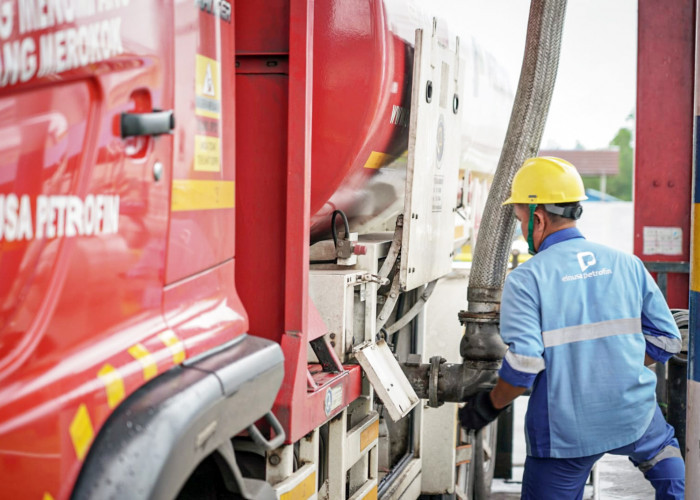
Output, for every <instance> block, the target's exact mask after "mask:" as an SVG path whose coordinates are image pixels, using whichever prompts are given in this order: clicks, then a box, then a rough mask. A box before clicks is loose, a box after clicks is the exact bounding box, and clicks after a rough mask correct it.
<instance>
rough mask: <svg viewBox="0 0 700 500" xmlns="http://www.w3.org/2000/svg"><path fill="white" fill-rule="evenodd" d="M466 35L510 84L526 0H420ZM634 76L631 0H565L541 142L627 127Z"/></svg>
mask: <svg viewBox="0 0 700 500" xmlns="http://www.w3.org/2000/svg"><path fill="white" fill-rule="evenodd" d="M418 3H420V4H421V7H422V8H424V9H426V10H431V11H434V12H435V14H437V15H438V16H440V17H442V18H445V19H447V20H449V22H450V29H451V31H452V30H453V31H455V32H456V34H459V35H460V36H467V35H468V34H469V35H473V36H474V37H475V38H476V39H477V41H478V42H479V43H480V44H481V45H482V46H483V47H484V48H485V49H486V50H488V51H489V52H491V53H492V54H493V55H494V56H495V58H496V59H497V60H498V61H500V62H501V64H502V65H503V67H504V68H505V70H506V71H507V72H508V74H509V75H510V77H511V82H512V87H513V91H514V92H515V89H516V88H517V82H518V77H519V74H520V66H521V64H522V56H523V51H524V48H525V35H526V32H527V18H528V14H529V8H530V2H529V1H527V0H419V2H418ZM636 77H637V0H569V2H568V6H567V11H566V21H565V24H564V35H563V40H562V47H561V56H560V60H559V71H558V76H557V82H556V86H555V89H554V95H553V97H552V104H551V107H550V111H549V117H548V119H547V125H546V128H545V131H544V136H543V138H542V147H543V148H547V149H572V148H574V147H575V146H576V144H577V142H579V143H581V144H582V145H583V146H584V147H585V148H586V149H601V148H606V147H607V146H608V144H609V143H610V141H611V140H612V139H613V138H614V137H615V135H616V133H617V131H618V130H619V129H620V128H621V127H633V126H634V121H633V120H628V116H629V115H630V114H631V113H633V112H634V108H635V102H636Z"/></svg>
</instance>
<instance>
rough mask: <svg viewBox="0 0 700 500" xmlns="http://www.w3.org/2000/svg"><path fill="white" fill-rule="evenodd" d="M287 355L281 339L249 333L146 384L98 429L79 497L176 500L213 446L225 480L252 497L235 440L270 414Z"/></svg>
mask: <svg viewBox="0 0 700 500" xmlns="http://www.w3.org/2000/svg"><path fill="white" fill-rule="evenodd" d="M283 362H284V357H283V355H282V350H281V349H280V347H279V345H278V344H276V343H275V342H272V341H269V340H266V339H262V338H258V337H253V336H251V335H247V334H244V335H241V336H240V337H237V338H236V339H234V340H233V341H231V342H229V343H227V344H224V345H222V346H221V347H219V348H217V349H215V350H213V351H210V352H208V353H205V354H204V355H202V356H199V357H197V358H194V359H192V360H188V361H187V362H185V363H183V364H182V365H180V366H177V367H175V368H173V369H171V370H169V371H167V372H165V373H163V374H162V375H161V376H159V377H157V378H155V379H153V380H152V381H150V382H149V383H147V384H145V385H144V386H143V387H141V388H139V389H138V390H137V391H136V392H134V393H133V394H132V395H131V396H129V397H128V398H127V399H126V400H125V401H124V402H123V403H122V404H121V405H120V406H119V407H117V409H116V410H115V411H114V413H112V415H110V417H109V418H108V419H107V421H106V422H105V425H104V426H103V427H102V428H101V430H100V431H99V433H98V435H97V437H96V439H95V442H94V443H93V445H92V447H91V449H90V451H89V452H88V455H87V457H86V460H85V465H84V466H83V468H82V470H81V471H80V474H79V476H78V480H77V482H76V485H75V488H74V490H73V495H72V498H74V499H89V498H104V499H107V498H114V499H117V498H130V499H172V498H174V497H175V496H177V494H178V492H179V491H180V489H181V488H182V486H183V485H184V484H185V482H186V481H187V479H188V478H189V476H190V475H191V474H192V472H193V471H194V470H195V469H196V467H197V465H198V464H199V463H200V462H202V461H203V460H204V459H205V458H206V457H208V456H209V455H210V454H212V453H214V452H216V454H215V456H214V458H215V459H217V460H216V461H217V465H218V466H219V468H223V469H224V470H223V472H224V473H223V476H224V477H225V483H226V484H227V485H228V486H229V487H231V486H233V484H232V481H231V479H234V480H235V482H236V483H237V485H238V490H239V491H240V492H241V493H242V494H244V496H248V495H246V493H245V490H246V489H250V488H246V485H245V482H244V481H243V480H242V478H241V474H240V472H239V471H238V470H237V469H238V467H237V465H236V464H235V457H234V456H233V449H232V447H231V443H230V439H231V438H232V437H233V436H236V435H237V434H239V433H240V432H241V431H242V430H244V429H246V428H247V427H249V426H251V425H254V423H255V422H256V421H257V420H258V419H260V418H262V417H264V416H267V418H268V420H269V419H270V418H271V415H272V414H271V413H269V412H270V408H271V407H272V404H273V402H274V400H275V396H276V395H277V391H278V390H279V387H280V384H281V383H282V378H283V376H284V364H283ZM272 419H274V417H272ZM279 439H280V436H279V435H278V436H277V438H276V439H275V441H279ZM281 439H284V434H283V432H282V437H281ZM227 468H228V469H230V470H228V471H226V470H225V469H227ZM249 486H253V485H249ZM251 493H252V492H251ZM253 496H257V495H253Z"/></svg>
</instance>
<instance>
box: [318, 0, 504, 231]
mask: <svg viewBox="0 0 700 500" xmlns="http://www.w3.org/2000/svg"><path fill="white" fill-rule="evenodd" d="M314 16H315V20H314V49H313V122H312V156H311V203H310V206H311V214H312V215H311V239H312V240H313V241H317V240H319V239H322V238H326V237H328V236H329V232H330V220H331V215H332V213H333V211H334V210H335V209H342V210H343V211H344V212H345V213H346V214H347V215H348V218H349V219H350V225H351V230H353V231H355V230H359V231H376V230H392V229H393V227H392V226H391V224H389V225H386V224H387V223H390V222H391V221H392V220H393V218H394V217H395V216H396V214H398V213H400V212H401V211H402V210H403V198H404V191H405V179H406V160H407V156H406V150H407V147H408V129H409V127H408V125H409V118H410V100H411V79H412V76H413V40H414V36H415V30H416V29H417V28H424V29H425V28H429V27H430V26H432V17H433V15H432V13H431V12H430V10H429V7H423V6H421V5H419V4H418V3H417V2H415V1H413V0H409V1H398V0H332V1H326V2H317V3H316V7H315V11H314ZM447 25H448V22H447V21H446V20H438V33H440V38H441V39H443V40H444V41H445V43H448V44H449V45H450V46H452V44H454V39H455V38H456V36H457V33H455V32H454V31H449V29H450V28H449V27H448V26H447ZM452 28H454V26H453V27H452ZM459 35H460V57H461V59H462V61H463V63H462V71H463V79H462V82H463V87H462V89H461V91H460V105H461V107H462V109H463V110H464V111H463V112H462V132H461V135H462V140H461V148H462V154H461V155H460V165H459V168H460V170H461V171H462V173H461V174H460V175H461V176H463V177H464V179H465V182H464V186H463V190H464V191H463V192H461V193H460V197H461V199H463V200H464V201H465V206H466V216H467V217H468V218H469V220H470V225H471V226H472V227H471V232H472V234H475V232H476V229H477V227H478V221H479V218H480V212H481V210H482V209H483V202H484V201H485V197H477V198H479V199H478V200H476V198H475V197H474V193H473V191H474V190H475V189H477V190H479V191H481V190H483V189H484V188H485V189H486V190H488V186H489V185H490V179H491V177H492V174H493V172H494V171H495V168H496V165H497V163H498V158H499V155H500V149H501V146H502V144H503V139H504V137H505V132H506V126H507V123H508V116H509V113H510V108H511V105H512V102H513V92H512V91H511V89H510V86H509V83H508V80H507V77H506V75H505V72H504V71H503V69H502V68H501V67H500V66H499V64H498V63H497V62H496V60H495V59H494V58H493V57H492V56H490V55H489V54H488V53H487V52H485V51H483V50H482V48H481V47H480V45H479V43H478V42H477V41H476V40H474V39H473V38H472V37H471V36H469V34H468V33H459ZM481 198H483V200H482V199H481ZM475 200H476V201H477V203H475Z"/></svg>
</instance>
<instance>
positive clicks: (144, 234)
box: [0, 0, 174, 498]
mask: <svg viewBox="0 0 700 500" xmlns="http://www.w3.org/2000/svg"><path fill="white" fill-rule="evenodd" d="M172 39H173V2H169V1H165V0H139V1H135V0H84V1H79V2H44V1H36V0H31V1H19V0H15V1H5V2H0V401H2V412H1V416H0V450H2V451H0V470H3V471H5V474H4V476H5V484H4V486H3V491H4V493H3V494H4V495H7V497H8V498H20V497H22V498H24V497H26V498H29V497H35V498H42V495H45V494H48V495H50V497H53V498H65V497H67V496H68V495H69V494H70V489H71V488H72V484H73V482H74V480H75V477H76V476H77V473H78V471H79V469H80V466H81V462H82V461H83V460H84V458H85V455H86V453H87V450H88V449H89V446H90V443H91V442H92V440H93V438H94V436H95V435H96V434H97V432H98V430H99V427H100V426H101V424H102V423H103V422H104V420H105V419H106V417H107V416H108V415H109V413H110V412H111V409H112V408H114V407H115V406H116V405H118V404H119V402H120V401H121V400H123V398H125V397H126V396H128V395H129V393H130V392H133V391H134V390H135V389H136V388H137V387H139V386H140V385H142V384H143V383H144V381H145V380H147V379H149V378H151V377H153V376H154V375H155V374H156V373H159V372H161V371H163V370H164V369H167V368H168V367H170V366H172V365H173V363H174V361H173V358H174V356H171V355H170V354H169V352H170V351H168V347H169V346H168V345H167V344H166V341H165V340H163V338H160V340H159V335H161V337H162V336H163V334H164V332H166V327H165V323H164V320H163V319H162V296H163V286H164V281H165V259H166V255H165V254H166V233H167V227H168V214H169V207H170V178H171V172H170V165H171V164H172V144H173V141H172V137H171V136H170V135H169V134H168V133H169V131H170V130H171V129H172V127H173V123H172V120H171V117H170V114H169V113H168V111H169V110H172V109H173V80H174V79H173V68H172V66H173V44H172ZM158 110H162V112H158ZM166 333H167V332H166ZM171 344H172V342H171ZM170 347H172V345H170ZM171 350H172V349H171ZM160 352H163V353H165V354H164V355H160V354H159V353H160ZM148 353H150V354H151V355H152V356H151V357H146V355H147V354H148ZM44 498H47V497H46V496H44Z"/></svg>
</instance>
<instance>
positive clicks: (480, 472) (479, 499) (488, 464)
mask: <svg viewBox="0 0 700 500" xmlns="http://www.w3.org/2000/svg"><path fill="white" fill-rule="evenodd" d="M497 431H498V426H497V425H496V423H495V422H494V423H492V424H489V425H487V426H486V427H484V428H483V429H481V430H480V431H479V432H477V433H476V436H475V439H474V455H473V456H474V458H473V460H472V465H473V467H474V500H488V498H489V497H490V496H491V482H492V481H493V472H494V470H495V468H496V441H497V436H498V434H497Z"/></svg>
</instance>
